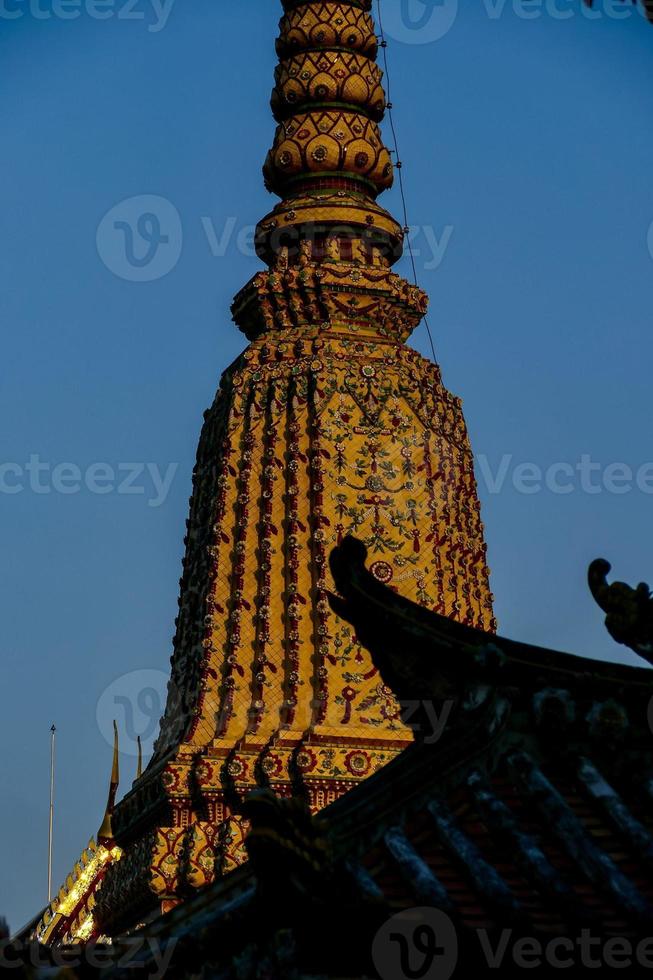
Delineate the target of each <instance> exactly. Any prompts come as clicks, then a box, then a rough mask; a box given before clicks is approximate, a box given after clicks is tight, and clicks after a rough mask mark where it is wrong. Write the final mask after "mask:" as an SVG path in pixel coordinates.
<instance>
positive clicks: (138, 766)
mask: <svg viewBox="0 0 653 980" xmlns="http://www.w3.org/2000/svg"><path fill="white" fill-rule="evenodd" d="M137 741H138V763H137V764H136V779H140V778H141V776H142V775H143V745H142V742H141V736H140V735H139V736H138V739H137Z"/></svg>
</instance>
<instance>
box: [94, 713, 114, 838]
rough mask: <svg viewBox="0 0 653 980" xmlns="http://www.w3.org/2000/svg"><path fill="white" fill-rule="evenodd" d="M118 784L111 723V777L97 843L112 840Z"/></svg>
mask: <svg viewBox="0 0 653 980" xmlns="http://www.w3.org/2000/svg"><path fill="white" fill-rule="evenodd" d="M119 785H120V750H119V744H118V726H117V724H116V722H115V721H114V723H113V762H112V765H111V779H110V781H109V796H108V799H107V805H106V809H105V811H104V818H103V820H102V824H101V826H100V829H99V830H98V837H97V839H98V844H104V845H110V844H111V843H112V842H113V840H114V836H113V829H112V826H111V816H112V814H113V811H114V810H115V807H116V794H117V792H118V786H119Z"/></svg>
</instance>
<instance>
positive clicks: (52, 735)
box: [48, 725, 57, 904]
mask: <svg viewBox="0 0 653 980" xmlns="http://www.w3.org/2000/svg"><path fill="white" fill-rule="evenodd" d="M56 735H57V729H56V727H55V726H54V725H53V726H52V728H51V729H50V826H49V831H48V904H50V902H51V901H52V836H53V829H54V745H55V739H56Z"/></svg>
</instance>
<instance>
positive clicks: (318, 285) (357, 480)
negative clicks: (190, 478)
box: [96, 0, 494, 935]
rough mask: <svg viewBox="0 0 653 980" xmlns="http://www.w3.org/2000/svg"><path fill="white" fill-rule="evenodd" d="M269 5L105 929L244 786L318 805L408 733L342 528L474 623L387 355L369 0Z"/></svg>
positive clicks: (468, 522)
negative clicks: (236, 211)
mask: <svg viewBox="0 0 653 980" xmlns="http://www.w3.org/2000/svg"><path fill="white" fill-rule="evenodd" d="M283 7H284V15H283V17H282V20H281V24H280V34H279V38H278V41H277V53H278V55H279V66H278V68H277V71H276V84H275V88H274V92H273V96H272V108H273V112H274V115H275V117H276V119H277V122H278V126H277V130H276V134H275V137H274V142H273V146H272V149H271V151H270V153H269V154H268V157H267V160H266V163H265V168H264V175H265V181H266V184H267V186H268V188H269V189H270V190H271V191H273V192H274V193H275V194H277V195H278V196H279V198H280V202H279V203H278V204H277V206H276V207H275V208H273V210H272V211H271V212H270V214H268V215H267V216H266V217H265V218H263V220H262V221H261V222H260V224H259V226H258V231H257V250H258V254H259V256H260V257H261V258H262V259H263V261H264V262H265V263H266V264H267V266H268V267H269V268H267V269H266V270H265V271H262V272H259V273H258V274H256V275H255V276H254V278H253V279H252V280H251V281H250V282H249V283H248V285H247V286H245V288H244V289H243V290H242V291H241V292H240V293H239V294H238V296H237V297H236V299H235V301H234V305H233V316H234V320H235V321H236V323H237V324H238V326H239V327H240V329H241V330H242V331H243V332H244V333H245V335H246V336H247V337H248V338H249V340H250V345H249V346H248V348H247V349H246V350H245V351H244V353H243V354H242V356H241V357H240V358H238V360H237V361H236V362H235V363H234V364H233V365H232V366H231V367H230V368H229V369H228V370H227V371H226V372H225V374H224V375H223V378H222V382H221V385H220V390H219V392H218V395H217V397H216V400H215V402H214V404H213V405H212V407H211V408H210V409H209V411H208V412H207V413H206V415H205V424H204V428H203V431H202V436H201V439H200V444H199V449H198V455H197V464H196V467H195V471H194V484H193V496H192V501H191V509H190V517H189V520H188V532H187V538H186V556H185V559H184V571H183V576H182V579H181V591H180V600H179V607H180V608H179V616H178V619H177V631H176V636H175V641H174V650H173V656H172V673H171V680H170V684H169V689H168V701H167V705H166V710H165V715H164V718H163V720H162V724H161V731H160V735H159V739H158V741H157V744H156V747H155V752H154V756H153V758H152V760H151V761H150V763H149V765H148V767H147V769H146V771H145V773H144V774H143V775H142V777H141V778H139V779H138V780H137V781H136V783H135V784H134V786H133V788H132V790H131V791H130V792H129V793H128V794H127V796H126V797H125V798H124V799H123V800H122V801H121V802H120V804H119V805H118V806H116V808H115V811H114V812H113V814H112V817H111V823H112V829H113V832H114V834H115V837H116V841H117V843H118V844H119V845H120V847H121V849H122V851H123V853H122V857H121V859H120V861H119V862H117V863H114V864H113V865H112V866H111V867H110V868H109V869H108V870H107V873H106V877H105V879H104V881H103V883H102V888H101V890H100V892H99V894H98V896H97V908H96V917H97V921H98V924H99V928H100V930H101V932H102V933H103V934H106V935H111V934H112V933H115V932H116V931H120V930H123V929H126V928H130V927H131V926H133V925H134V924H135V923H136V922H137V921H142V920H143V918H144V917H146V916H147V915H150V914H152V913H153V912H155V911H156V910H157V909H158V910H163V911H166V910H168V909H170V908H173V907H174V906H175V905H177V904H179V903H180V902H181V901H183V899H184V897H185V896H187V895H188V894H190V893H192V891H193V890H196V889H198V888H201V887H203V886H205V885H207V884H209V883H210V882H211V881H213V880H214V879H215V878H216V877H217V876H219V875H221V874H223V873H225V872H226V871H228V870H230V869H231V868H233V867H235V866H236V865H237V864H239V863H240V862H241V861H243V860H245V859H246V855H245V850H244V846H243V838H244V834H245V833H246V821H245V819H244V817H243V813H242V805H243V801H244V799H245V797H246V796H247V794H248V793H249V792H250V791H251V790H252V789H253V788H255V787H257V786H270V787H272V788H273V789H274V790H275V791H276V792H277V793H278V794H279V795H281V796H290V795H292V794H301V795H302V796H303V797H304V798H305V799H306V800H307V801H308V803H309V804H310V806H311V807H312V808H313V809H314V810H319V809H320V808H322V807H323V806H325V805H326V804H328V803H330V802H331V801H333V800H335V799H336V798H338V797H339V796H340V795H342V794H343V793H345V792H346V791H348V790H349V789H350V788H352V787H354V786H355V785H356V784H357V783H359V782H360V781H361V780H362V779H365V778H366V777H367V776H369V775H371V774H372V773H373V772H375V771H376V770H378V769H379V768H380V767H381V766H383V765H384V764H386V763H387V762H389V761H390V760H391V759H392V758H394V757H395V756H396V755H397V753H398V752H400V751H401V750H402V749H403V748H404V747H405V746H407V745H408V744H409V743H410V742H411V740H412V733H411V732H410V731H409V730H408V729H407V728H406V726H405V725H404V723H403V720H402V711H401V707H400V705H398V704H397V702H396V700H395V698H394V696H393V694H392V692H391V691H390V690H389V689H388V688H387V687H386V686H385V685H384V684H383V682H382V680H381V678H380V676H379V674H378V672H377V670H376V669H375V668H374V666H373V664H372V661H371V658H370V655H369V653H368V652H367V651H366V650H365V649H364V648H363V647H362V646H361V645H360V643H359V642H358V639H357V637H356V636H355V634H354V633H353V631H352V628H351V627H350V625H349V624H347V623H346V622H345V621H343V620H341V619H340V618H339V617H338V616H337V615H336V614H335V613H334V612H333V610H332V608H331V606H330V603H329V598H328V597H329V592H330V591H333V590H334V588H335V586H334V583H333V581H332V578H331V575H330V571H329V566H328V558H329V554H330V552H331V550H332V549H333V547H334V546H335V545H337V544H338V543H339V542H341V541H342V539H343V538H344V537H345V536H346V535H348V534H354V535H355V536H356V537H358V538H360V539H362V540H363V541H364V542H365V544H366V546H367V548H368V553H369V555H370V570H371V572H372V574H373V575H375V576H376V577H377V578H378V579H379V580H380V581H382V582H385V583H390V584H391V585H392V586H393V587H396V588H398V589H400V590H401V592H402V594H403V595H405V596H407V597H408V598H411V599H414V600H415V601H417V602H419V603H420V604H422V605H424V606H426V607H427V608H430V609H432V610H435V611H437V612H439V613H441V614H443V615H447V616H451V617H453V618H456V619H458V620H460V621H461V622H464V623H467V624H469V625H472V626H476V627H479V628H482V629H485V630H491V629H492V628H493V626H494V619H493V613H492V596H491V593H490V588H489V573H488V569H487V563H486V548H485V544H484V540H483V525H482V523H481V517H480V507H479V502H478V497H477V492H476V484H475V478H474V468H473V457H472V452H471V448H470V445H469V440H468V436H467V430H466V427H465V421H464V417H463V414H462V407H461V403H460V401H459V399H457V398H455V397H454V396H452V395H451V394H450V393H449V392H448V391H447V390H446V388H445V387H444V385H443V383H442V378H441V375H440V371H439V368H438V367H437V366H436V365H434V364H432V363H431V362H429V361H428V360H426V359H425V358H423V357H421V356H420V355H418V354H417V353H416V352H415V351H414V350H411V349H410V348H409V347H407V346H406V344H405V341H406V340H407V338H408V337H409V336H410V334H411V332H412V331H413V330H414V329H415V327H416V326H417V324H418V323H419V322H420V320H421V318H422V316H423V314H424V312H425V310H426V305H427V300H426V296H425V295H424V293H422V292H421V291H420V290H419V289H418V288H416V287H415V286H413V285H411V284H410V283H408V282H407V281H406V280H404V279H402V278H401V277H400V276H398V275H396V274H395V273H394V272H393V271H392V266H393V264H394V263H395V261H396V260H397V259H398V257H399V256H400V255H401V250H402V240H403V230H402V228H401V226H400V225H399V224H398V223H397V222H396V221H395V220H394V219H393V218H392V217H391V216H390V215H389V214H388V213H387V211H385V210H384V209H383V208H382V207H381V206H380V205H379V203H378V197H379V195H380V194H381V193H382V192H383V191H384V190H385V189H387V188H388V187H389V186H390V185H391V183H392V177H393V174H392V163H391V159H390V154H389V152H388V150H387V148H386V147H385V146H384V143H383V137H382V133H381V130H380V128H379V123H380V121H381V119H382V117H383V113H384V110H385V95H384V93H383V88H382V75H381V71H380V69H379V68H378V66H377V64H376V54H377V38H376V33H375V26H374V21H373V19H372V17H371V15H370V8H371V0H339V2H334V0H313V2H307V0H304V2H300V0H283Z"/></svg>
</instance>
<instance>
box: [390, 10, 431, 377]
mask: <svg viewBox="0 0 653 980" xmlns="http://www.w3.org/2000/svg"><path fill="white" fill-rule="evenodd" d="M376 6H377V11H378V16H377V20H378V25H379V35H380V38H381V50H382V51H383V68H384V71H385V92H386V108H387V110H388V122H389V123H390V130H391V132H392V138H393V140H394V144H395V153H396V156H397V163H396V167H397V173H398V175H399V193H400V195H401V204H402V207H403V212H404V232H405V234H406V243H407V245H408V254H409V255H410V264H411V266H412V268H413V278H414V280H415V285H416V286H417V287H418V288H419V277H418V275H417V266H416V264H415V255H414V253H413V243H412V242H411V240H410V226H409V224H408V205H407V204H406V191H405V188H404V173H403V161H402V159H401V156H400V155H399V140H398V139H397V130H396V128H395V121H394V116H393V112H392V110H393V105H392V82H391V79H390V69H389V65H388V42H387V41H386V39H385V31H384V29H383V14H382V12H381V0H376ZM424 325H425V327H426V330H427V333H428V335H429V342H430V344H431V351H432V353H433V360H434V361H437V357H436V356H435V344H434V343H433V334H432V333H431V325H430V323H429V318H428V316H426V314H425V315H424Z"/></svg>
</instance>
